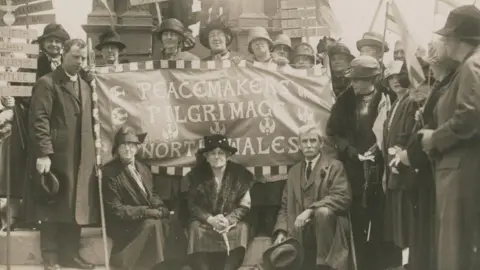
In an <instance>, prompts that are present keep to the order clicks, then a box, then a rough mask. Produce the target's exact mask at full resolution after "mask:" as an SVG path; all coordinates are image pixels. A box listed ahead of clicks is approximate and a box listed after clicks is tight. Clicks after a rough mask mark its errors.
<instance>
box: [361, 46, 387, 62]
mask: <svg viewBox="0 0 480 270" xmlns="http://www.w3.org/2000/svg"><path fill="white" fill-rule="evenodd" d="M360 55H368V56H371V57H373V58H375V59H380V58H382V48H380V47H377V46H363V47H361V48H360Z"/></svg>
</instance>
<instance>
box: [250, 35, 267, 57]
mask: <svg viewBox="0 0 480 270" xmlns="http://www.w3.org/2000/svg"><path fill="white" fill-rule="evenodd" d="M251 46H252V51H253V54H254V55H255V56H260V57H263V56H265V55H266V54H268V53H270V48H269V46H268V41H266V40H265V39H263V38H257V39H255V40H254V41H252V45H251Z"/></svg>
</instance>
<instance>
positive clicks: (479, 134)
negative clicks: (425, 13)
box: [419, 5, 480, 270]
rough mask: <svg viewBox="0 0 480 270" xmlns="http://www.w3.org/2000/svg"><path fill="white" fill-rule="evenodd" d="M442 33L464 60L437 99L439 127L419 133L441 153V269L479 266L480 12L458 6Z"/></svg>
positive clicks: (424, 142)
mask: <svg viewBox="0 0 480 270" xmlns="http://www.w3.org/2000/svg"><path fill="white" fill-rule="evenodd" d="M436 33H437V34H439V35H441V36H442V39H443V42H445V45H446V50H447V54H448V56H449V57H450V58H452V60H455V61H458V62H460V63H461V64H460V66H459V67H458V68H457V72H456V73H455V75H454V77H453V78H452V79H451V81H450V84H449V87H448V89H446V90H445V92H444V93H443V94H442V96H441V97H440V98H439V100H438V101H437V103H436V108H437V109H436V110H435V112H434V117H435V119H436V120H437V124H438V126H437V128H436V129H434V130H433V129H423V130H420V131H419V133H420V134H422V139H421V142H422V146H423V149H424V151H426V152H428V153H430V154H432V153H433V154H435V155H434V156H432V157H433V158H434V163H435V172H434V173H435V181H436V194H437V217H436V219H437V221H438V223H437V228H438V232H439V234H438V259H437V269H438V270H447V269H448V270H463V269H479V267H480V265H478V264H479V263H480V255H479V254H478V249H479V248H480V225H479V224H480V212H479V207H478V206H479V205H480V197H479V195H478V194H479V191H480V185H479V181H478V179H479V175H480V155H479V153H480V124H479V123H480V46H479V45H480V10H479V9H478V8H477V7H476V6H474V5H467V6H461V7H458V8H455V9H454V10H452V11H451V12H450V14H449V15H448V18H447V21H446V23H445V26H444V27H443V28H442V29H440V30H438V31H437V32H436Z"/></svg>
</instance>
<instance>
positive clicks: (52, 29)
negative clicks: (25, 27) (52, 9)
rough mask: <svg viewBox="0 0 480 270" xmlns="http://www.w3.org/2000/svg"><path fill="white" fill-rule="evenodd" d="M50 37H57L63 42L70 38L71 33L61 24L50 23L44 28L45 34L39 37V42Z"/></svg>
mask: <svg viewBox="0 0 480 270" xmlns="http://www.w3.org/2000/svg"><path fill="white" fill-rule="evenodd" d="M49 37H56V38H58V39H60V40H61V41H62V42H65V41H67V40H69V39H70V35H69V34H68V33H67V31H65V29H63V26H62V25H61V24H57V23H50V24H48V25H47V26H45V28H44V29H43V34H42V35H41V36H39V37H38V39H37V40H38V43H39V44H41V43H42V42H43V41H44V40H45V39H47V38H49Z"/></svg>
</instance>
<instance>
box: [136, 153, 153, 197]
mask: <svg viewBox="0 0 480 270" xmlns="http://www.w3.org/2000/svg"><path fill="white" fill-rule="evenodd" d="M135 166H136V167H137V170H138V172H139V173H140V175H141V177H142V183H143V186H144V187H145V191H146V192H147V197H148V199H150V198H151V197H152V193H153V182H152V175H151V173H150V172H149V171H148V169H147V168H145V166H144V165H142V164H141V163H140V162H138V161H135Z"/></svg>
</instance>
